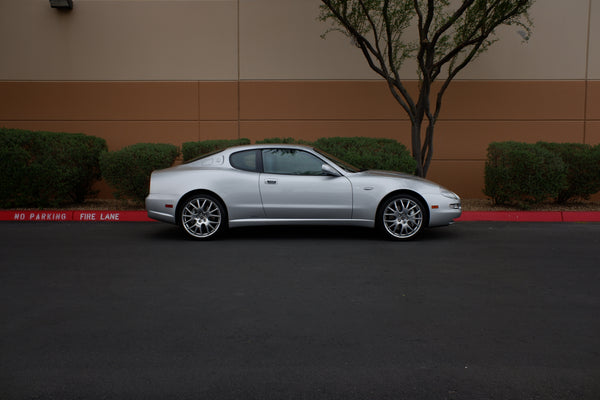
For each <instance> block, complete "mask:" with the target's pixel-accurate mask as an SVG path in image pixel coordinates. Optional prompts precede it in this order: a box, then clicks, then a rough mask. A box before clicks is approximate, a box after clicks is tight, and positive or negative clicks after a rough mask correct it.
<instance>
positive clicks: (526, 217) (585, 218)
mask: <svg viewBox="0 0 600 400" xmlns="http://www.w3.org/2000/svg"><path fill="white" fill-rule="evenodd" d="M0 221H13V222H27V221H35V222H58V221H76V222H154V220H153V219H150V218H148V215H147V214H146V211H111V210H93V211H87V210H51V211H38V210H2V211H0ZM455 221H456V222H466V221H469V222H471V221H490V222H492V221H497V222H600V211H463V213H462V216H461V217H460V218H457V219H456V220H455Z"/></svg>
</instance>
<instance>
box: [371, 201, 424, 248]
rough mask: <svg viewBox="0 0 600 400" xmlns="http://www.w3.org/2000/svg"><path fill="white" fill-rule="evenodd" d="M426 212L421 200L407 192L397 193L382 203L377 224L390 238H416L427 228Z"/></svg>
mask: <svg viewBox="0 0 600 400" xmlns="http://www.w3.org/2000/svg"><path fill="white" fill-rule="evenodd" d="M425 213H426V209H425V207H424V206H423V203H422V202H421V201H420V200H418V199H416V198H415V197H413V196H410V195H407V194H399V195H395V196H392V197H390V198H388V199H386V200H384V202H383V203H382V204H381V207H380V208H379V210H378V212H377V226H378V227H379V230H380V231H382V232H383V233H384V234H385V235H386V236H387V237H388V238H389V239H393V240H410V239H414V238H415V237H417V236H418V235H419V234H420V233H421V232H422V231H423V229H424V228H425V224H426V219H425Z"/></svg>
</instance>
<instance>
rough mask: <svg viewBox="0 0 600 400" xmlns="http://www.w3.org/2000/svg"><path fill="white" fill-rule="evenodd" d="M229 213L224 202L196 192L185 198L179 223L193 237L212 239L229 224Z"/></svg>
mask: <svg viewBox="0 0 600 400" xmlns="http://www.w3.org/2000/svg"><path fill="white" fill-rule="evenodd" d="M226 216H227V213H226V211H225V207H224V206H223V204H222V203H221V202H220V201H219V200H217V199H216V198H214V197H212V196H210V195H207V194H195V195H192V196H190V197H187V198H185V199H184V200H183V205H182V206H181V210H180V212H179V225H180V226H181V228H182V229H183V231H184V232H185V233H186V234H187V235H188V236H189V237H191V238H193V239H198V240H207V239H212V238H214V237H216V236H218V235H219V234H221V233H222V232H223V231H224V230H225V229H226V226H227V222H226V221H227V218H226Z"/></svg>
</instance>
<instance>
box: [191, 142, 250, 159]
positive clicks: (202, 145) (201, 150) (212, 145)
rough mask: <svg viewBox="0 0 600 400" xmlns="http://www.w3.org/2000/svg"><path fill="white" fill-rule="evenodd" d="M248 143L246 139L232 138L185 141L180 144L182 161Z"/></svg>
mask: <svg viewBox="0 0 600 400" xmlns="http://www.w3.org/2000/svg"><path fill="white" fill-rule="evenodd" d="M243 144H250V140H248V139H232V140H225V139H223V140H204V141H201V142H185V143H183V144H182V145H181V153H182V154H183V161H189V160H192V159H194V158H196V157H198V156H200V155H202V154H206V153H211V152H213V151H218V150H223V149H226V148H228V147H232V146H240V145H243Z"/></svg>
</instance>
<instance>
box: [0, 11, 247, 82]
mask: <svg viewBox="0 0 600 400" xmlns="http://www.w3.org/2000/svg"><path fill="white" fill-rule="evenodd" d="M237 33H238V32H237V1H235V0H213V1H208V0H187V1H186V0H178V1H170V0H154V1H128V0H115V1H107V0H79V1H77V0H76V1H75V5H74V8H73V10H72V11H68V12H61V11H58V10H55V9H51V8H50V5H49V3H48V1H47V0H19V1H5V0H3V1H1V2H0V48H1V49H2V54H3V62H2V64H0V79H11V80H15V79H20V80H147V79H150V80H190V79H192V80H200V79H204V80H214V79H216V80H228V79H237V77H238V73H237V61H238V59H237Z"/></svg>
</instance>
